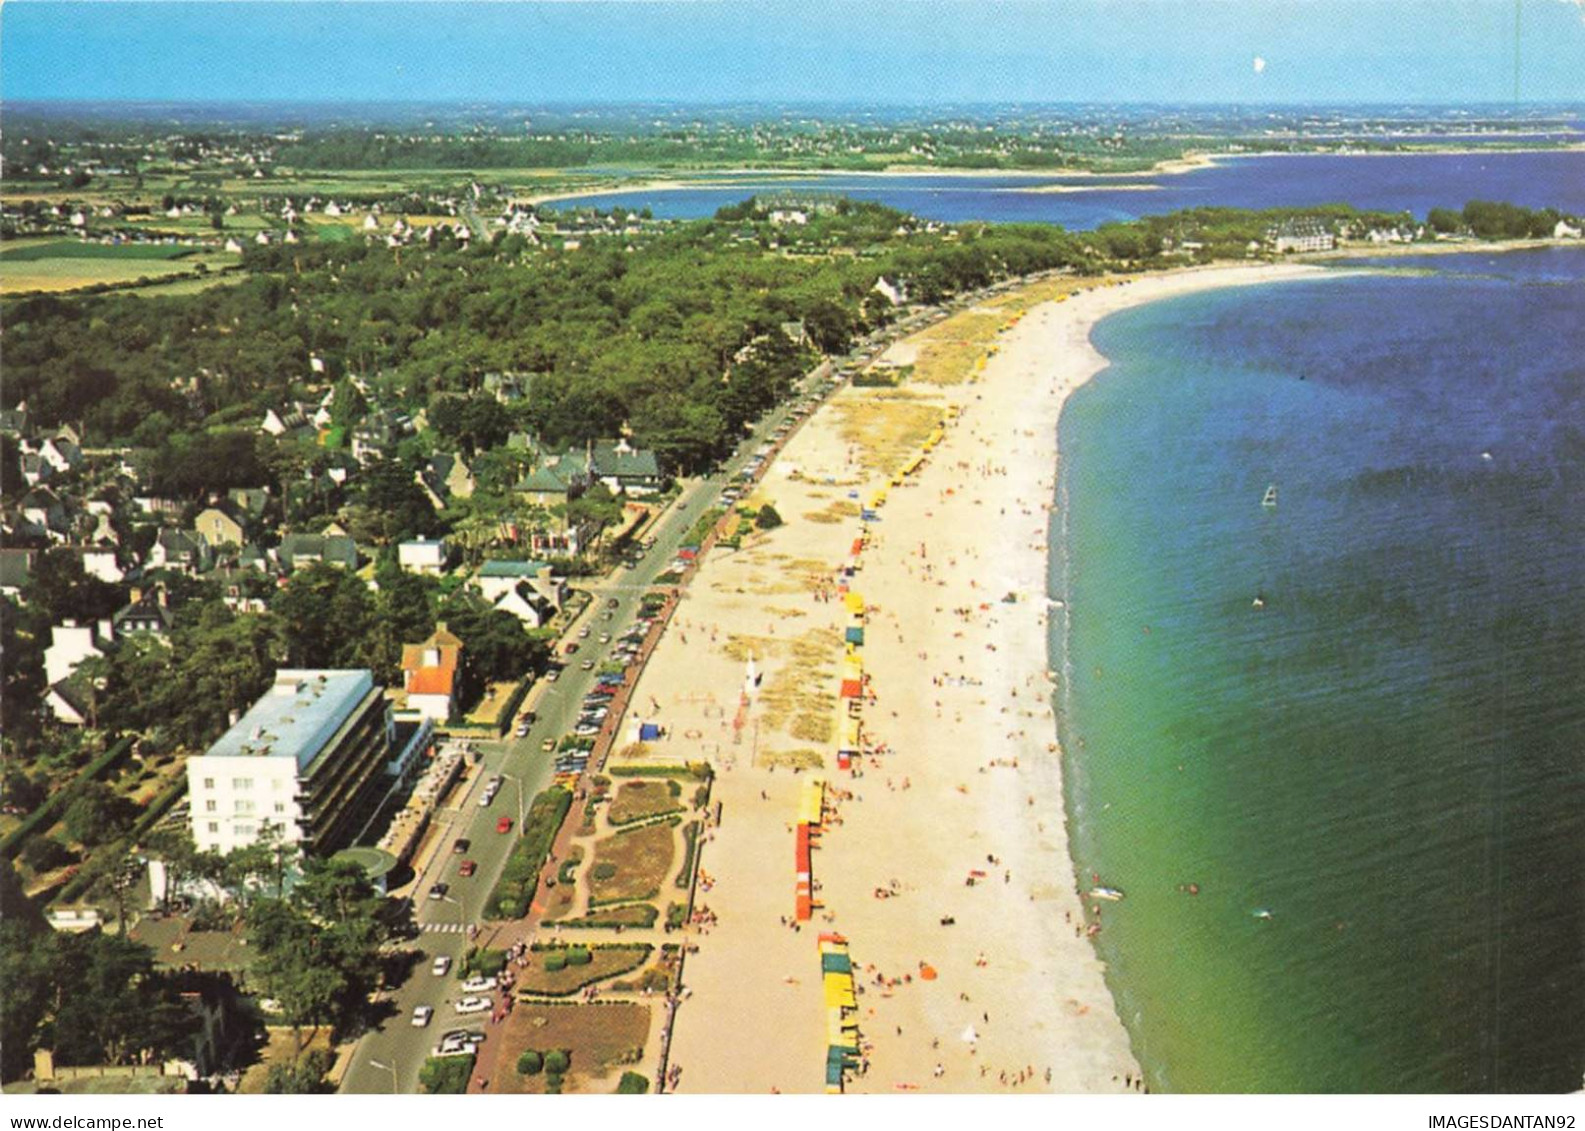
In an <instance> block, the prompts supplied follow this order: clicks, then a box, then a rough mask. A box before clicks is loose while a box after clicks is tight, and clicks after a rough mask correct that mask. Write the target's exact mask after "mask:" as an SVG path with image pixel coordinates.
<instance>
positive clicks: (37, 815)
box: [0, 737, 186, 860]
mask: <svg viewBox="0 0 1585 1131" xmlns="http://www.w3.org/2000/svg"><path fill="white" fill-rule="evenodd" d="M131 749H132V739H131V738H130V737H127V738H123V739H122V740H121V741H120V742H117V743H115V744H114V745H112V746H111V747H110V749H108V750H106V751H105V752H104V753H103V754H101V755H99V757H97V758H95V759H94V760H93V761H92V762H89V763H88V764H87V765H86V766H84V767H83V768H82V769H81V770H79V771H78V773H77V776H76V777H74V778H73V779H72V780H71V781H69V782H67V783H66V784H65V785H64V786H62V787H61V788H60V789H57V790H56V791H55V792H54V793H52V794H50V795H49V796H48V797H46V798H45V799H44V800H43V801H42V802H40V803H39V807H38V808H37V809H35V810H33V812H31V813H29V814H28V815H27V816H26V817H24V818H23V819H22V823H21V824H19V825H18V826H17V827H16V828H14V829H12V830H11V831H10V832H9V833H7V834H6V835H5V837H4V839H0V860H10V859H11V858H13V857H14V856H15V855H16V854H17V853H18V852H20V851H21V850H22V842H23V841H25V840H27V839H28V837H30V836H32V835H33V834H34V833H35V832H37V831H38V830H39V829H40V828H46V829H47V828H49V826H50V825H52V824H54V823H55V821H56V818H57V817H58V816H59V815H60V814H61V813H63V812H65V811H66V806H68V805H70V804H71V803H72V801H74V800H75V799H76V797H77V794H78V792H79V791H81V789H82V787H83V786H85V785H87V784H88V783H89V782H91V781H94V780H95V779H96V778H98V777H99V775H101V774H102V773H104V772H105V771H106V770H108V769H109V768H110V767H111V766H113V765H114V764H115V763H117V762H119V761H120V760H121V759H122V758H124V757H126V755H127V753H128V752H129V751H130V750H131ZM185 784H186V783H185V781H184V782H183V785H185Z"/></svg>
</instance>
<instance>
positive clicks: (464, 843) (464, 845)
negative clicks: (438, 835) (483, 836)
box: [451, 836, 473, 856]
mask: <svg viewBox="0 0 1585 1131" xmlns="http://www.w3.org/2000/svg"><path fill="white" fill-rule="evenodd" d="M472 847H473V841H471V840H469V839H468V838H467V837H465V836H459V837H458V838H457V839H456V840H454V841H452V844H451V852H452V855H454V856H461V855H462V854H463V853H465V852H467V851H468V849H470V848H472Z"/></svg>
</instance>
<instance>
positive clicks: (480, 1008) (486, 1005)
mask: <svg viewBox="0 0 1585 1131" xmlns="http://www.w3.org/2000/svg"><path fill="white" fill-rule="evenodd" d="M490 1006H491V1002H490V999H489V998H487V997H465V998H463V999H461V1000H460V1001H458V1002H457V1006H456V1008H457V1012H458V1013H488V1012H490Z"/></svg>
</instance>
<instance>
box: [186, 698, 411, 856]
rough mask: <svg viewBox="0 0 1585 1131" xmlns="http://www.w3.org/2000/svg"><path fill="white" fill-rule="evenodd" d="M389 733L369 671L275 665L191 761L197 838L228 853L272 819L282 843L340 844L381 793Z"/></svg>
mask: <svg viewBox="0 0 1585 1131" xmlns="http://www.w3.org/2000/svg"><path fill="white" fill-rule="evenodd" d="M393 739H394V723H393V721H392V718H391V711H390V707H389V704H388V703H387V701H386V699H385V696H384V693H383V691H382V689H381V688H380V687H379V685H378V684H376V683H375V682H374V675H373V673H372V672H369V671H366V670H362V671H302V670H289V669H283V670H281V671H278V672H276V673H275V685H274V686H273V687H271V688H270V689H269V690H268V691H267V692H265V693H264V695H263V697H262V698H260V699H259V701H258V702H257V703H255V704H254V705H253V706H252V707H251V708H249V710H248V713H247V714H245V715H243V716H242V718H241V719H239V720H238V721H237V722H236V724H235V725H233V726H232V728H231V729H230V730H228V731H226V733H225V734H223V735H222V736H221V737H220V738H219V739H218V740H217V741H216V742H215V744H214V745H213V746H211V747H210V748H209V749H208V750H206V751H205V752H204V753H203V755H202V756H201V757H198V758H192V759H189V760H188V762H187V792H188V797H189V799H190V800H191V802H192V818H191V819H192V830H193V841H194V842H195V843H196V844H197V846H198V847H199V849H200V850H214V851H218V852H222V853H225V852H230V851H231V850H232V849H235V848H241V847H243V846H245V845H248V844H252V843H253V842H254V841H255V840H257V839H258V838H259V835H260V833H261V832H262V831H263V830H264V829H265V828H266V827H267V826H276V827H278V828H279V829H280V842H281V843H283V844H294V845H298V846H299V847H301V848H302V850H303V851H304V852H306V853H312V854H314V855H316V856H322V855H328V854H329V853H332V852H334V851H336V850H337V849H339V848H343V847H345V846H346V845H347V844H349V843H350V842H351V841H352V839H353V838H354V837H355V836H356V835H357V834H358V833H359V831H360V830H361V829H362V828H363V827H364V825H365V823H366V822H367V820H368V818H369V815H370V813H371V812H372V811H373V809H374V807H375V806H376V805H378V803H379V799H380V797H381V796H382V795H383V792H384V790H383V780H384V779H383V777H382V771H383V770H384V769H385V768H386V765H387V763H388V762H389V760H390V758H391V749H392V742H393Z"/></svg>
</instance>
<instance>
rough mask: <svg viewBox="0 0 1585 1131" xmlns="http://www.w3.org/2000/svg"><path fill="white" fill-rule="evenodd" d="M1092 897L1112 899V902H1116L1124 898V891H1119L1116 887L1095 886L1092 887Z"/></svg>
mask: <svg viewBox="0 0 1585 1131" xmlns="http://www.w3.org/2000/svg"><path fill="white" fill-rule="evenodd" d="M1090 898H1091V899H1105V900H1110V901H1111V902H1112V903H1116V902H1117V901H1118V900H1120V899H1122V898H1123V893H1122V892H1120V891H1118V890H1117V889H1116V888H1103V887H1094V888H1091V889H1090Z"/></svg>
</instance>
